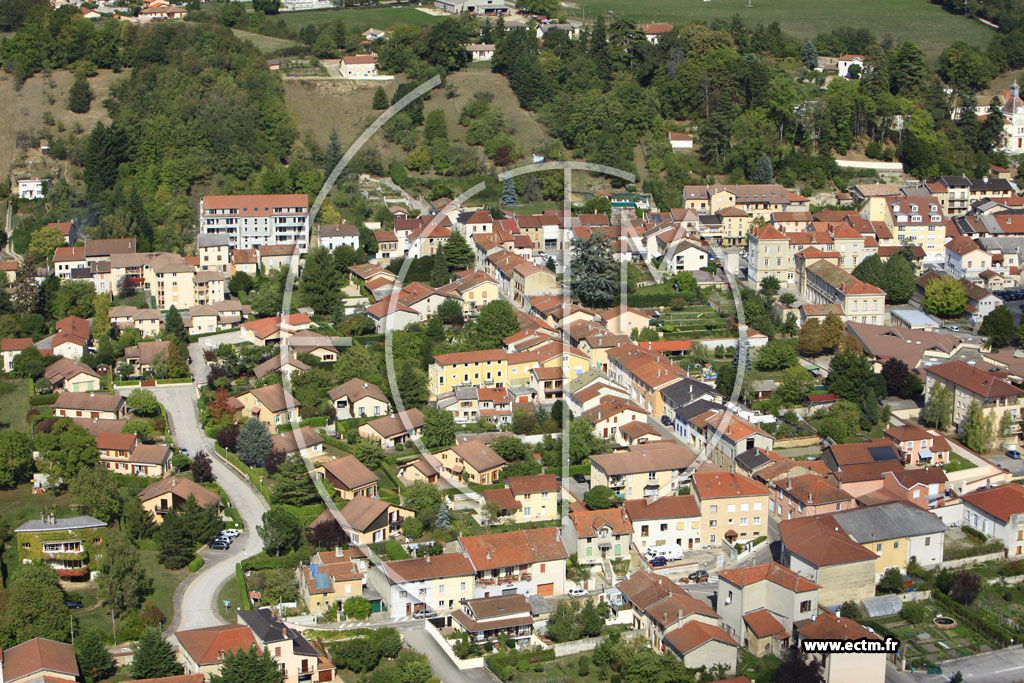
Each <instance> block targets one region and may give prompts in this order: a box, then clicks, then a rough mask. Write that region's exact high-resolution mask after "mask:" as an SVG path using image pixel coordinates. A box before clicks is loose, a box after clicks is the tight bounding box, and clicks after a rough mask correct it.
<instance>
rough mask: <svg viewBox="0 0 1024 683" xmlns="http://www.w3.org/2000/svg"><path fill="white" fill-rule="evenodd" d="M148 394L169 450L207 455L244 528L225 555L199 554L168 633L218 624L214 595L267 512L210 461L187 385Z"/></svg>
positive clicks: (244, 484)
mask: <svg viewBox="0 0 1024 683" xmlns="http://www.w3.org/2000/svg"><path fill="white" fill-rule="evenodd" d="M190 352H191V349H190ZM193 363H194V361H193ZM203 367H205V363H203ZM133 388H134V387H125V388H122V389H119V391H120V392H121V393H124V394H127V393H131V390H132V389H133ZM149 389H150V391H152V392H153V393H154V394H155V395H156V397H157V400H159V401H160V403H162V404H163V406H164V408H165V409H166V410H167V418H168V421H169V422H170V427H171V432H172V434H173V435H174V442H175V444H176V445H177V446H184V447H185V448H187V449H188V452H189V453H190V454H195V453H198V452H199V451H200V450H201V449H205V450H206V452H207V453H209V454H210V461H211V463H212V464H213V475H214V477H215V479H216V481H217V483H218V484H220V486H221V488H223V489H224V492H225V493H226V494H227V496H228V498H229V500H230V502H231V506H232V507H234V508H235V509H236V510H238V512H239V514H240V515H241V517H242V521H243V523H244V525H245V530H244V531H243V532H242V534H241V535H240V536H239V537H238V538H237V539H236V540H235V542H234V543H233V544H232V545H231V548H230V549H229V550H227V551H223V550H209V549H204V550H203V551H201V552H200V554H201V555H202V556H203V557H204V559H205V560H206V564H205V565H203V568H202V569H200V570H199V571H198V572H196V573H195V574H192V575H191V576H189V577H188V578H186V579H185V581H183V582H182V583H181V584H180V585H179V586H178V589H177V590H176V591H175V593H174V620H173V622H171V624H170V625H169V629H170V630H172V631H173V630H176V629H190V628H200V627H203V626H216V625H217V624H223V623H224V620H223V619H222V618H221V617H220V614H219V612H218V611H217V599H218V596H219V594H220V590H221V588H222V587H223V586H224V584H225V583H227V581H228V580H233V579H234V577H235V564H236V563H237V562H240V561H242V560H244V559H245V558H247V557H250V556H252V555H255V554H257V553H258V552H260V551H261V550H263V540H262V539H260V537H259V534H257V533H256V525H258V524H259V523H260V521H261V519H262V517H263V513H264V512H266V511H267V510H268V509H269V506H268V505H267V503H266V501H265V500H264V499H263V498H262V497H261V496H260V495H259V493H258V492H257V491H256V489H255V487H253V485H252V484H251V483H250V482H249V480H248V479H247V478H245V477H243V476H242V475H240V474H238V473H236V472H235V470H233V469H231V468H230V467H228V465H226V464H225V463H224V461H223V460H221V459H220V457H218V456H217V455H216V452H215V451H214V448H213V446H214V442H213V440H212V439H209V438H207V436H206V435H205V434H204V433H203V431H202V429H201V428H200V426H199V417H198V415H199V412H198V407H197V405H196V394H195V387H194V386H193V385H191V384H178V385H157V386H155V387H149Z"/></svg>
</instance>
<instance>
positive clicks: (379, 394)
mask: <svg viewBox="0 0 1024 683" xmlns="http://www.w3.org/2000/svg"><path fill="white" fill-rule="evenodd" d="M327 396H328V398H330V399H331V403H333V404H334V410H335V413H336V415H337V419H339V420H348V419H351V418H354V417H378V416H380V415H387V414H388V413H390V412H391V404H390V403H389V402H388V399H387V397H386V396H385V395H384V392H383V391H381V390H380V387H378V386H377V385H376V384H370V383H369V382H364V381H363V380H361V379H359V378H358V377H356V378H354V379H350V380H349V381H347V382H345V383H344V384H339V385H338V386H336V387H334V388H333V389H331V390H330V391H328V392H327Z"/></svg>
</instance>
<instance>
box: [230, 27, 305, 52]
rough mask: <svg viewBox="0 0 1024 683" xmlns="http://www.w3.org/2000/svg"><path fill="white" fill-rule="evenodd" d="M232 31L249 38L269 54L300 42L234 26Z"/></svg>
mask: <svg viewBox="0 0 1024 683" xmlns="http://www.w3.org/2000/svg"><path fill="white" fill-rule="evenodd" d="M231 32H232V33H234V34H235V35H236V36H238V37H239V38H241V39H242V40H248V41H249V42H250V43H252V44H253V45H255V46H256V49H257V50H259V51H260V52H262V53H263V54H265V55H269V54H271V53H273V52H277V51H278V50H283V49H284V48H286V47H295V46H296V45H298V44H299V43H297V42H295V41H294V40H288V39H286V38H275V37H273V36H264V35H261V34H259V33H250V32H249V31H242V30H241V29H237V28H233V29H231Z"/></svg>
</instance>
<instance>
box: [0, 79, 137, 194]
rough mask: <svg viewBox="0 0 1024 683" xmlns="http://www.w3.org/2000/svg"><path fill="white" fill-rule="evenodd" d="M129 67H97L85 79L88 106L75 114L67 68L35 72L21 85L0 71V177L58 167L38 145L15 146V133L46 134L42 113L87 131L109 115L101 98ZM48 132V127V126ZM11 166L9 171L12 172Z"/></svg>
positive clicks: (63, 124)
mask: <svg viewBox="0 0 1024 683" xmlns="http://www.w3.org/2000/svg"><path fill="white" fill-rule="evenodd" d="M130 73H131V72H130V70H127V69H126V70H124V71H122V72H121V73H119V74H116V73H114V72H113V71H110V70H101V71H100V72H99V73H98V74H97V75H96V76H94V77H92V78H90V79H89V86H90V87H91V88H92V93H93V98H92V108H91V109H90V110H89V111H88V112H86V113H84V114H75V113H72V112H71V111H69V110H68V106H67V99H68V90H70V89H71V84H72V83H73V82H74V75H73V74H72V73H71V72H69V71H54V72H52V73H51V74H49V75H43V74H36V75H35V76H33V77H32V78H29V79H28V80H26V81H25V83H24V84H22V86H21V89H20V90H19V89H18V88H16V87H15V83H14V79H13V78H11V77H10V76H9V75H8V74H3V75H0V102H7V105H6V107H5V109H4V111H5V117H4V124H5V125H4V126H3V128H2V129H0V177H6V176H7V175H8V174H12V175H13V176H15V177H21V176H28V175H43V174H45V173H47V172H53V171H56V170H57V169H58V167H57V163H56V162H55V161H54V160H52V159H49V158H43V157H42V156H41V155H40V154H39V149H38V148H34V149H19V148H18V147H17V144H16V143H17V134H18V133H19V132H24V133H36V134H38V135H40V136H41V137H46V136H47V134H48V133H47V130H48V129H47V127H46V126H44V125H43V113H44V112H49V113H50V114H52V115H53V118H54V120H55V123H56V126H57V127H58V129H60V127H61V126H63V127H64V128H65V129H68V130H76V129H80V130H82V131H85V132H88V131H89V130H91V129H92V127H93V126H94V125H96V122H97V121H103V122H104V123H108V122H109V121H110V117H109V115H108V114H107V110H106V109H105V108H104V107H103V105H102V102H103V100H105V99H106V98H107V97H108V95H109V93H110V87H111V86H112V85H113V84H114V83H116V82H117V81H119V80H121V79H122V78H127V77H128V75H129V74H130ZM49 130H50V131H51V132H52V131H53V129H52V128H50V129H49ZM12 170H13V173H12Z"/></svg>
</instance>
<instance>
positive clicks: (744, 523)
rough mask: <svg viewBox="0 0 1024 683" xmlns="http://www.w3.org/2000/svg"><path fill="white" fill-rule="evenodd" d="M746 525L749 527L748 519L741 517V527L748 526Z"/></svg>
mask: <svg viewBox="0 0 1024 683" xmlns="http://www.w3.org/2000/svg"><path fill="white" fill-rule="evenodd" d="M746 525H747V518H746V517H740V526H746Z"/></svg>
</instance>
